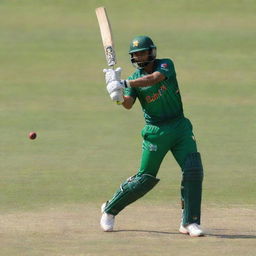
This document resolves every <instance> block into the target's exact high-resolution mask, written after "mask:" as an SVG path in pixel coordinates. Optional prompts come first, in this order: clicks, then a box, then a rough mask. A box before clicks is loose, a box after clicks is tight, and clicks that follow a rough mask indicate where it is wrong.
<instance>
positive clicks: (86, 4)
mask: <svg viewBox="0 0 256 256" xmlns="http://www.w3.org/2000/svg"><path fill="white" fill-rule="evenodd" d="M101 5H104V6H106V7H107V9H108V11H109V16H110V18H111V22H112V28H113V30H114V37H115V41H116V50H117V56H118V65H120V66H121V67H122V68H123V76H124V77H126V76H128V75H129V74H130V73H131V72H132V71H133V67H132V65H131V64H130V62H129V56H128V54H127V51H128V46H129V42H130V40H131V38H132V37H134V36H135V35H138V34H147V35H149V36H151V37H152V38H153V39H154V41H155V44H156V45H157V47H158V57H159V58H161V57H170V58H172V59H173V60H174V62H175V64H176V71H177V75H178V81H179V85H180V89H181V92H182V96H183V103H184V108H185V114H186V116H187V117H189V118H190V119H191V120H192V122H193V126H194V132H195V134H196V137H197V141H198V146H199V150H200V152H201V154H202V157H203V162H204V169H205V181H204V195H203V226H204V227H205V228H206V229H207V230H208V233H209V235H208V236H207V237H205V238H202V239H201V238H200V239H190V238H188V237H187V236H182V235H180V234H178V233H177V227H178V224H179V217H180V216H179V214H180V213H179V205H178V203H179V183H180V171H179V168H178V165H177V163H176V162H175V161H174V160H173V158H172V156H171V155H169V156H167V157H166V159H165V160H164V162H163V164H162V167H161V170H160V171H159V178H160V179H161V181H160V183H159V185H158V186H157V187H156V188H155V189H154V190H153V191H152V192H151V193H149V194H148V195H147V196H145V197H144V198H143V199H142V200H140V201H139V202H137V203H135V204H134V205H132V206H130V207H128V208H127V210H126V211H124V212H123V213H121V214H120V217H119V218H118V220H119V222H118V223H117V232H114V233H112V234H105V233H103V232H101V231H100V229H99V224H98V221H99V218H100V213H99V206H100V205H101V203H102V202H104V201H105V200H106V199H108V198H109V197H110V196H111V195H112V193H113V192H114V191H115V189H116V188H117V187H118V186H119V184H120V183H121V182H122V181H123V180H124V179H126V178H127V177H129V176H131V175H132V174H134V173H135V172H136V170H137V168H138V165H139V161H140V148H141V137H140V130H141V129H142V127H143V125H144V121H143V116H142V113H141V110H140V106H139V105H138V104H137V105H136V106H135V107H134V109H132V110H131V111H126V110H124V109H123V108H121V107H119V106H116V105H115V104H113V103H112V102H111V101H110V99H109V97H108V95H107V92H106V90H105V88H104V87H105V85H104V77H103V73H102V69H103V68H105V67H106V65H105V58H104V55H103V50H102V44H101V39H100V34H99V30H98V24H97V20H96V17H95V13H94V9H95V8H96V7H98V6H101ZM255 12H256V2H255V0H243V1H239V0H223V1H220V0H216V1H201V0H193V1H185V0H181V1H167V0H162V1H157V0H140V1H136V2H135V1H123V0H119V1H106V0H105V1H97V0H95V1H93V0H86V1H82V0H72V1H70V0H1V1H0V13H1V15H0V64H1V68H0V120H1V125H0V134H1V139H0V157H1V158H0V177H1V178H0V240H1V250H0V255H72V256H73V255H113V254H115V255H141V256H144V255H146V256H148V255H152V256H157V255H184V254H189V255H205V253H207V254H208V255H224V254H225V255H232V256H234V255H235V256H236V255H244V256H245V255H254V253H255V239H256V229H255V226H256V220H255V215H256V207H255V201H256V200H255V198H256V186H255V182H256V179H255V160H256V157H255V155H256V154H255V153H256V143H255V138H256V118H255V116H256V103H255V92H256V89H255V80H256V75H255V70H256V63H255V59H256V49H255V48H256V47H255V40H256V32H255V31H256V30H255V24H256V16H255ZM30 131H36V132H37V133H38V138H37V139H36V140H34V141H31V140H29V139H28V137H27V136H28V133H29V132H30ZM120 167H121V168H120ZM142 217H143V219H142ZM221 253H223V254H221Z"/></svg>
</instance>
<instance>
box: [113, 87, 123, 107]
mask: <svg viewBox="0 0 256 256" xmlns="http://www.w3.org/2000/svg"><path fill="white" fill-rule="evenodd" d="M110 98H111V100H113V101H115V102H116V103H117V104H118V105H120V104H122V103H123V102H124V95H123V89H119V90H116V91H113V92H112V93H111V94H110Z"/></svg>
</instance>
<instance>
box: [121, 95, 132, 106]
mask: <svg viewBox="0 0 256 256" xmlns="http://www.w3.org/2000/svg"><path fill="white" fill-rule="evenodd" d="M133 103H134V99H133V97H131V96H124V102H123V103H122V105H123V107H124V108H126V109H131V108H132V106H133Z"/></svg>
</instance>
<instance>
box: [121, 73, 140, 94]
mask: <svg viewBox="0 0 256 256" xmlns="http://www.w3.org/2000/svg"><path fill="white" fill-rule="evenodd" d="M127 79H128V80H133V79H134V77H133V76H129V77H128V78H127ZM124 96H131V97H133V98H134V99H136V98H137V96H138V95H137V91H136V88H125V89H124Z"/></svg>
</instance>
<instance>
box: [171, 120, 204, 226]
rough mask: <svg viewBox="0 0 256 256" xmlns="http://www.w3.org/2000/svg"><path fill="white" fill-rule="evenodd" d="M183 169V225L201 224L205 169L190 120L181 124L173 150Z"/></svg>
mask: <svg viewBox="0 0 256 256" xmlns="http://www.w3.org/2000/svg"><path fill="white" fill-rule="evenodd" d="M171 151H172V153H173V155H174V157H175V159H176V160H177V162H178V163H179V165H180V167H181V169H182V182H181V199H182V203H183V206H184V210H183V218H182V224H183V226H187V225H189V224H191V223H196V224H198V225H199V224H200V218H201V197H202V181H203V167H202V162H201V157H200V153H198V152H197V145H196V141H195V139H194V135H193V132H192V126H191V124H190V121H189V120H188V119H184V121H183V123H181V124H180V127H179V134H178V143H177V144H176V145H175V146H174V147H173V148H172V149H171Z"/></svg>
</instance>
